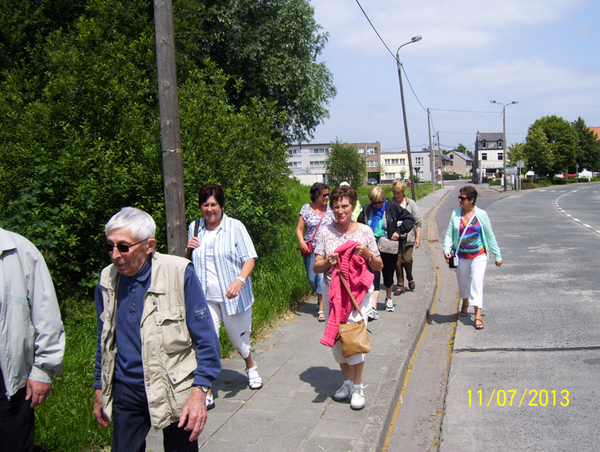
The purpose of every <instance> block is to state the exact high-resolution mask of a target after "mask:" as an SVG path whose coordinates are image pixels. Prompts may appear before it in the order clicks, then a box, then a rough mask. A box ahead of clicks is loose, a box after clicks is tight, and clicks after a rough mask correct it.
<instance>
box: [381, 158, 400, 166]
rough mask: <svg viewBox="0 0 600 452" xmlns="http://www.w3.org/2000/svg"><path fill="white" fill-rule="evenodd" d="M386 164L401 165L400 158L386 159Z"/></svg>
mask: <svg viewBox="0 0 600 452" xmlns="http://www.w3.org/2000/svg"><path fill="white" fill-rule="evenodd" d="M385 164H386V165H400V159H385Z"/></svg>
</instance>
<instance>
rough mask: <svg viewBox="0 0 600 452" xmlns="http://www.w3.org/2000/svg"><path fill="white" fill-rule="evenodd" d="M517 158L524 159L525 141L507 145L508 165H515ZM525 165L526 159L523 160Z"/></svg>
mask: <svg viewBox="0 0 600 452" xmlns="http://www.w3.org/2000/svg"><path fill="white" fill-rule="evenodd" d="M519 160H525V143H515V144H512V145H510V146H509V147H508V161H509V165H510V166H517V162H518V161H519ZM525 166H526V167H527V161H525Z"/></svg>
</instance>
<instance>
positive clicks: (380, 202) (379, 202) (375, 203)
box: [373, 201, 383, 206]
mask: <svg viewBox="0 0 600 452" xmlns="http://www.w3.org/2000/svg"><path fill="white" fill-rule="evenodd" d="M377 204H383V201H377V202H374V203H373V205H374V206H375V205H377Z"/></svg>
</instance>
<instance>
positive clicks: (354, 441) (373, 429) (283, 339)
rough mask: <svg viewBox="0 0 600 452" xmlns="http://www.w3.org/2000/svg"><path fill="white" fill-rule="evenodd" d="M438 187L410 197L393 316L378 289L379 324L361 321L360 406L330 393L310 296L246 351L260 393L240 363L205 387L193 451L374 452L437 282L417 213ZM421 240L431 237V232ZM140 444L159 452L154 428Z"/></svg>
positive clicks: (331, 371)
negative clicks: (406, 250)
mask: <svg viewBox="0 0 600 452" xmlns="http://www.w3.org/2000/svg"><path fill="white" fill-rule="evenodd" d="M448 191H449V189H441V190H437V192H436V193H435V194H432V195H429V196H427V197H426V198H423V199H421V200H419V201H418V205H419V208H420V210H421V214H422V216H423V234H422V241H421V247H420V248H419V249H417V250H415V252H414V260H415V263H414V268H413V273H414V277H415V282H416V288H415V290H414V291H407V292H406V293H405V294H403V295H401V296H395V297H393V299H394V302H395V304H396V309H395V310H394V312H386V310H385V307H384V304H383V300H384V298H385V293H382V294H380V296H379V320H376V321H372V322H369V330H370V331H371V332H372V334H371V335H370V340H371V353H369V355H368V356H367V360H366V362H365V370H364V377H363V382H364V385H365V386H366V388H365V390H364V393H365V399H366V406H365V408H364V409H363V410H361V411H353V410H351V409H350V402H349V401H346V402H335V401H334V400H333V399H332V398H331V396H332V395H333V393H334V392H335V390H336V389H337V388H338V387H339V386H340V384H341V383H342V381H343V378H342V373H341V371H340V370H339V366H338V365H337V364H336V362H335V361H334V359H333V356H332V354H331V350H330V349H329V347H325V346H323V345H321V344H320V342H319V341H320V339H321V336H322V334H323V331H324V326H325V324H324V323H319V322H318V321H317V304H316V298H314V299H313V300H311V301H310V302H309V303H306V304H304V305H303V306H302V307H301V309H300V310H299V311H298V312H296V313H295V318H294V319H293V320H292V321H290V322H288V323H286V324H284V325H282V326H281V327H279V328H278V329H277V330H275V331H273V332H272V334H271V335H270V337H269V338H268V339H267V340H265V341H263V342H261V343H258V344H256V345H255V346H254V347H253V357H254V359H255V361H256V363H257V366H258V370H259V372H260V375H261V377H262V378H263V383H264V385H263V388H262V389H260V390H258V391H252V390H250V389H248V380H247V377H246V373H245V372H244V363H243V360H242V359H240V358H237V357H236V358H235V359H230V360H224V361H223V370H222V372H221V375H220V376H219V378H218V379H217V380H216V381H215V382H214V383H213V391H214V394H215V396H216V398H215V403H216V408H215V409H213V410H211V411H210V412H209V414H208V421H207V423H206V427H205V429H204V431H203V432H202V434H201V435H200V438H199V442H200V449H201V450H202V451H215V452H223V451H232V452H233V451H236V452H242V451H260V452H266V451H277V452H279V451H282V450H284V451H324V450H326V451H328V452H333V451H349V450H352V451H379V450H381V447H382V446H383V443H384V441H385V438H386V436H387V433H388V427H389V424H390V421H391V419H392V416H393V413H394V410H395V408H396V405H397V401H398V398H399V394H400V391H401V389H402V382H403V381H404V377H405V374H406V370H407V368H408V365H409V362H410V358H411V356H412V353H413V351H414V347H415V345H416V343H417V342H418V340H419V338H420V336H421V332H422V330H423V327H424V325H425V321H426V318H427V312H428V310H429V308H430V307H431V304H432V301H433V297H434V294H435V289H436V284H437V277H436V272H435V268H434V266H433V260H432V256H431V250H430V246H429V241H428V240H427V237H428V236H427V224H426V223H427V222H426V217H427V215H428V214H429V212H430V211H431V209H433V208H434V207H435V205H436V204H437V203H438V202H439V201H440V200H441V199H442V198H443V196H444V195H445V194H446V193H447V192H448ZM430 238H431V239H433V238H435V239H437V231H436V232H435V234H433V237H430ZM147 450H148V451H152V452H159V451H162V450H163V449H162V433H161V432H151V433H150V435H149V437H148V446H147Z"/></svg>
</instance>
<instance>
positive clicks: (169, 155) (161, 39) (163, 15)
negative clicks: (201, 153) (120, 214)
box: [154, 0, 187, 256]
mask: <svg viewBox="0 0 600 452" xmlns="http://www.w3.org/2000/svg"><path fill="white" fill-rule="evenodd" d="M154 29H155V34H156V65H157V68H158V99H159V105H160V135H161V147H162V156H163V159H162V160H163V178H164V190H165V216H166V221H167V249H168V252H169V254H175V255H177V256H185V247H186V238H187V234H186V231H185V226H186V223H185V195H184V189H183V154H182V150H181V134H180V126H179V100H178V97H177V67H176V63H175V28H174V25H173V3H172V0H154Z"/></svg>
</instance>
